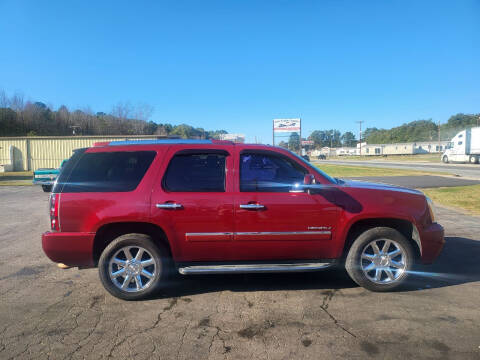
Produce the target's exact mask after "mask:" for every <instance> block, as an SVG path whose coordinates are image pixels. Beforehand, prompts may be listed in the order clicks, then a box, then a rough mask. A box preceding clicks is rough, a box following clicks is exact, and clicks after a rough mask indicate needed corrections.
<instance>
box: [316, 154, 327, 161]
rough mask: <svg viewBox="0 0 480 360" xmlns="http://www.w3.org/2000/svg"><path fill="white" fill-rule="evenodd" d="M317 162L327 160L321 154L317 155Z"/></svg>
mask: <svg viewBox="0 0 480 360" xmlns="http://www.w3.org/2000/svg"><path fill="white" fill-rule="evenodd" d="M317 158H318V160H327V157H326V156H325V155H323V154H320V155H318V157H317Z"/></svg>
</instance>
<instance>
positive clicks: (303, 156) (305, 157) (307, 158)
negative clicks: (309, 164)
mask: <svg viewBox="0 0 480 360" xmlns="http://www.w3.org/2000/svg"><path fill="white" fill-rule="evenodd" d="M302 158H304V159H305V160H307V161H310V156H308V155H302Z"/></svg>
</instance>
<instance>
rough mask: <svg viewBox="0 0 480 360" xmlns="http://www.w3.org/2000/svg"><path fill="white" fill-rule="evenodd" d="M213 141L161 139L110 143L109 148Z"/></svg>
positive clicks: (207, 141)
mask: <svg viewBox="0 0 480 360" xmlns="http://www.w3.org/2000/svg"><path fill="white" fill-rule="evenodd" d="M212 143H213V142H212V140H197V139H161V140H125V141H110V142H109V143H108V145H109V146H123V145H161V144H165V145H171V144H212Z"/></svg>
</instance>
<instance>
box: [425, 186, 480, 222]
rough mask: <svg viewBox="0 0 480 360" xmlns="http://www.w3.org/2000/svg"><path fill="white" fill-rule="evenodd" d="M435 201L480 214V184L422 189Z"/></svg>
mask: <svg viewBox="0 0 480 360" xmlns="http://www.w3.org/2000/svg"><path fill="white" fill-rule="evenodd" d="M421 190H422V191H423V192H424V193H425V194H426V195H427V196H428V197H430V198H431V199H432V200H433V201H434V202H436V203H438V204H440V205H445V206H450V207H453V208H459V209H463V210H466V211H467V212H470V213H472V214H476V215H480V185H470V186H456V187H442V188H435V189H421Z"/></svg>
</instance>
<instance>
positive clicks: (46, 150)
mask: <svg viewBox="0 0 480 360" xmlns="http://www.w3.org/2000/svg"><path fill="white" fill-rule="evenodd" d="M158 138H165V137H162V136H158V135H136V136H125V135H123V136H121V135H119V136H28V137H1V138H0V166H2V165H3V166H4V168H5V170H7V169H8V170H9V171H25V170H31V171H34V170H36V169H39V168H57V167H59V166H60V163H61V162H62V160H64V159H68V158H70V156H72V151H73V150H74V149H78V148H84V147H90V146H93V144H94V143H96V142H102V141H114V140H137V139H138V140H140V139H158Z"/></svg>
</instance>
